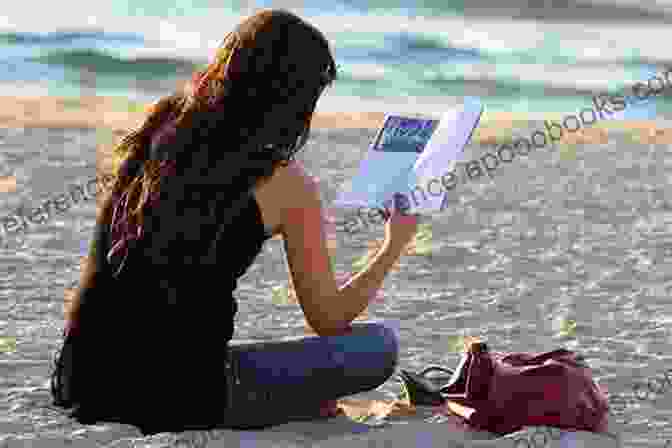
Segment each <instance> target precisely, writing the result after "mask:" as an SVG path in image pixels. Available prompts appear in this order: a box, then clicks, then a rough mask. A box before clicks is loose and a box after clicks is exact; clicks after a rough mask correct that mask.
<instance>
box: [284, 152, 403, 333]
mask: <svg viewBox="0 0 672 448" xmlns="http://www.w3.org/2000/svg"><path fill="white" fill-rule="evenodd" d="M281 176H283V177H285V180H283V181H282V185H283V186H286V188H287V194H286V195H285V197H287V198H291V199H290V201H291V206H288V207H286V208H284V209H283V217H282V226H281V233H282V236H283V237H284V244H285V252H286V255H287V262H288V264H289V268H290V274H291V280H292V283H293V284H294V290H295V291H296V296H297V299H298V301H299V303H300V305H301V308H302V309H303V312H304V315H305V316H306V320H307V321H308V324H309V325H310V326H311V327H312V328H313V330H315V332H316V333H317V334H318V335H320V336H326V335H332V334H341V333H342V332H343V331H345V330H347V328H348V327H349V326H350V323H351V322H352V321H353V320H354V319H355V318H356V317H357V316H359V315H360V314H361V313H362V311H364V310H365V309H366V307H367V306H368V304H369V302H370V300H371V299H372V298H373V297H375V295H376V292H377V291H378V289H379V288H380V286H381V285H382V283H383V280H384V278H385V276H386V275H387V273H388V272H389V271H390V269H391V268H392V267H393V266H394V264H395V262H396V261H397V259H398V258H399V256H400V255H401V253H402V250H403V246H399V245H397V244H393V243H392V242H390V241H387V240H386V242H385V243H384V244H383V246H382V247H381V248H380V249H379V251H378V253H377V255H376V256H375V257H374V258H373V259H372V260H371V261H370V262H369V264H368V265H367V266H366V267H365V268H364V269H362V271H361V272H359V273H358V274H356V275H355V276H353V277H352V278H351V279H350V281H348V283H346V284H345V285H343V286H341V287H340V288H338V287H337V286H336V280H335V276H334V271H333V267H332V265H331V259H330V257H329V251H328V249H327V241H326V235H325V229H324V219H323V210H322V201H321V198H320V194H319V188H318V186H317V185H316V184H315V183H314V182H313V181H312V180H311V179H310V177H309V176H308V175H306V174H305V173H303V172H302V169H301V168H300V167H297V166H296V165H290V166H289V167H287V169H286V171H285V172H284V173H283V174H281Z"/></svg>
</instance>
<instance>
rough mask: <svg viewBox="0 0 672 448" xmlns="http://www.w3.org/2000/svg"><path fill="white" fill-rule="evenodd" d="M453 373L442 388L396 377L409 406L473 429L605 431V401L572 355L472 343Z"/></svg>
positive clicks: (587, 370) (418, 379)
mask: <svg viewBox="0 0 672 448" xmlns="http://www.w3.org/2000/svg"><path fill="white" fill-rule="evenodd" d="M452 373H453V376H452V377H451V379H450V381H449V382H448V384H446V385H444V386H442V387H436V386H432V385H431V383H430V382H428V381H427V380H426V379H424V378H422V376H421V375H422V374H409V372H405V371H402V375H401V376H402V380H403V381H404V383H405V385H406V390H407V391H408V392H409V398H411V402H412V403H413V402H414V401H415V402H416V403H413V404H434V405H436V404H441V405H443V406H445V407H446V408H447V409H448V410H450V411H451V412H452V413H454V414H457V415H459V416H461V417H462V418H463V419H464V420H465V421H466V422H467V423H468V424H469V425H470V426H472V427H474V428H477V429H482V430H487V431H490V432H493V433H497V434H507V433H511V432H515V431H518V430H520V429H522V427H523V426H537V425H544V426H552V427H557V428H564V429H569V430H583V431H593V432H604V431H606V430H607V427H606V426H607V417H608V412H609V406H608V403H607V398H606V396H605V394H604V393H603V392H602V390H600V388H599V387H598V386H597V384H595V382H594V381H593V378H592V372H591V369H590V367H589V366H588V365H587V364H586V363H585V362H584V361H583V359H582V358H581V357H580V356H577V355H576V354H575V353H574V352H571V351H568V350H565V349H558V350H553V351H550V352H544V353H495V352H490V351H488V348H487V346H486V344H484V343H482V342H471V343H470V344H469V345H468V347H467V348H466V351H465V353H464V354H463V357H462V361H461V362H460V364H459V366H458V368H457V370H455V371H454V372H452ZM409 386H410V387H409ZM414 398H415V400H414ZM423 402H424V403H423Z"/></svg>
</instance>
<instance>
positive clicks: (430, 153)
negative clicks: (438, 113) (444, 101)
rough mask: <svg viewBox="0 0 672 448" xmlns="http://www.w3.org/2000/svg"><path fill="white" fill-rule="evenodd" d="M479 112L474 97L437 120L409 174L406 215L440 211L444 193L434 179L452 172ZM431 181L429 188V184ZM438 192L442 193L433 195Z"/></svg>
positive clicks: (473, 128)
mask: <svg viewBox="0 0 672 448" xmlns="http://www.w3.org/2000/svg"><path fill="white" fill-rule="evenodd" d="M482 113H483V106H482V104H481V103H480V101H479V100H478V98H465V100H464V105H463V106H462V107H458V108H454V109H451V110H449V111H447V112H446V113H445V114H444V115H443V116H442V117H441V121H440V123H439V126H438V127H437V129H436V130H435V131H434V133H433V134H432V136H431V138H430V139H429V141H428V142H427V145H426V147H425V150H424V151H423V152H422V154H421V155H420V157H419V158H418V159H417V160H416V162H415V164H414V165H413V168H412V170H411V171H410V173H409V174H410V176H409V192H410V193H409V194H410V195H411V197H412V198H413V200H412V201H411V206H412V208H411V210H410V211H409V212H410V213H418V214H428V213H431V212H437V211H440V210H441V205H442V203H443V201H444V199H445V196H446V192H445V190H442V187H440V186H441V183H440V182H438V183H437V180H438V181H440V179H441V177H442V176H443V175H444V174H445V173H447V172H449V171H452V170H454V168H455V164H456V163H457V161H458V160H461V159H462V151H463V149H464V147H465V145H466V144H467V143H468V142H469V140H470V139H471V135H472V134H473V132H474V130H475V129H476V127H477V126H478V123H479V121H480V118H481V115H482ZM432 180H434V183H435V185H433V186H432V185H430V182H431V181H432ZM430 187H431V188H430ZM441 191H443V194H436V192H441Z"/></svg>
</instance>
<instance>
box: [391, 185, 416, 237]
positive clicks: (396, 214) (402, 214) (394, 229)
mask: <svg viewBox="0 0 672 448" xmlns="http://www.w3.org/2000/svg"><path fill="white" fill-rule="evenodd" d="M408 205H409V204H408V199H407V198H406V197H405V196H403V195H395V198H394V201H393V210H392V213H391V215H390V218H389V219H388V220H387V222H386V223H385V242H386V243H387V244H389V245H391V246H393V247H395V248H399V249H403V248H404V247H406V245H407V244H408V243H410V242H411V241H412V240H413V237H415V234H416V233H417V231H418V220H419V218H418V216H417V215H410V214H407V213H406V210H408V208H409V207H408Z"/></svg>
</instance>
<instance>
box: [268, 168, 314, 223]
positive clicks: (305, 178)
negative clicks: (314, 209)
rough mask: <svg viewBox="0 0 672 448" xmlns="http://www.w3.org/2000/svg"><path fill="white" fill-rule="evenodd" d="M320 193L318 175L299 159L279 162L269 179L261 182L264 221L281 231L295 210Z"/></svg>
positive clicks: (309, 203) (309, 204)
mask: <svg viewBox="0 0 672 448" xmlns="http://www.w3.org/2000/svg"><path fill="white" fill-rule="evenodd" d="M318 195H319V191H318V186H317V183H316V182H315V180H314V178H313V177H312V176H311V175H310V173H308V172H307V171H306V169H305V168H304V167H303V166H302V165H301V164H300V163H297V162H290V163H289V164H288V165H287V166H279V167H278V168H277V169H276V171H275V172H274V173H273V176H271V177H270V178H269V179H267V180H266V181H265V182H262V183H261V184H260V185H258V186H257V188H256V191H255V196H256V198H257V203H258V204H259V207H260V208H261V215H262V220H263V221H264V224H265V225H266V226H267V228H269V229H273V234H276V233H279V232H280V231H281V229H282V228H283V227H284V225H285V222H286V220H287V217H288V215H291V214H293V213H294V212H293V210H294V211H295V210H298V209H301V208H304V207H307V206H311V204H312V202H313V201H314V200H315V199H314V198H315V197H316V196H318Z"/></svg>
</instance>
